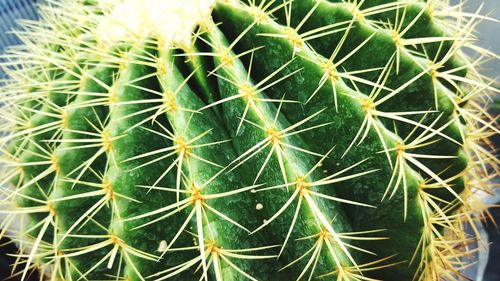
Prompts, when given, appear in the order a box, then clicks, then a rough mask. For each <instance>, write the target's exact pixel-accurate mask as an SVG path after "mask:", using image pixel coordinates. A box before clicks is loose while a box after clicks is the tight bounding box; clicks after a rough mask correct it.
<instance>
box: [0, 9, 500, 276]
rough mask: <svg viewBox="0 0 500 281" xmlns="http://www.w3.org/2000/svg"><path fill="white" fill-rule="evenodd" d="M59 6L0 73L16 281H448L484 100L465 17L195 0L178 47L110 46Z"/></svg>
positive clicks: (487, 123)
mask: <svg viewBox="0 0 500 281" xmlns="http://www.w3.org/2000/svg"><path fill="white" fill-rule="evenodd" d="M63 2H64V4H53V6H49V7H50V8H48V9H49V11H51V12H47V14H46V15H44V17H45V18H44V21H46V23H50V24H53V25H54V26H52V27H51V29H46V27H44V25H40V26H37V27H36V28H35V27H33V26H32V27H30V26H27V27H26V29H27V30H30V28H33V30H38V28H40V29H41V30H44V32H46V33H47V34H49V35H51V37H49V39H47V40H46V41H44V42H32V43H33V44H31V45H30V44H28V47H27V48H26V50H22V51H16V50H15V49H14V50H12V51H11V53H10V54H8V55H7V56H6V58H7V60H8V61H9V62H7V63H4V69H5V71H6V72H7V73H8V74H10V76H11V80H9V81H7V82H8V83H6V84H5V85H4V86H2V87H3V88H2V89H3V91H2V96H1V98H0V101H1V102H3V103H4V104H5V106H3V107H2V108H1V109H0V113H2V114H1V115H2V116H5V117H2V118H4V119H5V120H6V121H8V122H6V123H8V125H6V126H5V127H2V130H3V128H5V131H6V132H7V133H6V134H5V136H1V139H0V140H1V142H0V148H1V151H2V154H3V156H2V157H3V158H2V165H4V166H5V167H1V169H0V175H1V176H2V178H1V179H0V182H1V184H2V185H7V184H8V185H9V187H8V188H3V189H2V193H1V194H2V197H1V198H2V201H1V202H2V204H1V205H0V212H1V213H2V214H5V215H6V217H5V219H3V221H2V223H1V224H0V227H1V228H2V229H9V228H12V229H10V230H9V232H8V233H7V232H5V233H4V232H1V233H0V234H1V235H9V236H10V237H11V238H12V239H14V240H15V241H16V242H17V243H18V244H19V247H20V249H21V253H19V257H20V258H22V259H20V262H19V264H16V267H18V268H21V269H20V273H19V274H18V275H19V277H20V278H21V279H26V278H27V277H28V274H29V271H30V270H31V269H32V268H38V270H40V271H41V272H42V274H45V275H46V277H47V279H48V280H130V281H132V280H134V281H135V280H171V279H172V280H217V281H221V280H231V281H232V280H312V279H318V278H319V279H325V280H343V281H344V280H345V281H348V280H408V281H410V280H418V281H430V280H441V279H443V278H447V279H450V280H462V276H460V274H456V272H457V270H459V269H460V268H461V267H462V263H461V258H462V257H465V256H467V255H468V254H470V252H473V251H474V249H466V248H465V246H466V245H467V243H468V239H469V238H468V237H467V235H466V234H465V233H464V231H463V229H462V225H463V224H464V223H470V222H471V221H472V220H474V215H473V214H474V212H476V211H479V212H480V211H481V209H480V207H479V206H478V205H473V204H472V203H470V202H473V200H474V196H473V194H474V193H475V192H478V191H481V192H490V190H489V189H488V188H487V187H485V184H484V182H483V180H488V179H489V178H491V177H492V176H494V175H495V171H496V170H495V162H496V161H497V160H496V159H495V157H494V156H492V154H491V153H490V152H489V151H488V150H487V148H485V147H486V146H484V145H483V139H484V138H487V137H489V136H491V135H494V134H496V133H497V132H498V129H497V128H496V127H495V122H494V120H495V119H494V117H491V116H488V115H487V114H486V113H485V112H484V111H483V110H482V109H481V107H482V106H483V104H484V101H485V100H487V99H488V98H489V96H491V95H492V94H494V93H496V92H498V90H495V89H494V88H493V87H492V86H490V82H489V81H488V80H486V78H484V77H482V76H479V74H478V73H477V71H476V69H475V64H474V63H473V62H471V60H470V58H468V57H467V56H465V55H464V54H463V53H462V52H461V51H460V44H461V43H462V42H460V40H459V38H461V37H460V36H463V37H466V36H471V35H470V34H469V33H470V32H469V29H470V27H472V26H473V23H474V22H473V20H474V18H472V19H471V21H470V22H464V23H462V22H461V20H463V18H459V19H457V21H458V22H460V24H462V29H463V30H462V32H463V33H464V34H461V33H460V32H461V31H460V28H457V30H454V29H453V28H450V26H449V22H448V24H446V23H447V21H448V20H449V19H446V16H447V14H446V11H447V10H446V9H443V7H447V5H448V4H446V3H444V2H445V1H388V0H378V1H359V2H358V1H326V0H319V1H315V0H300V1H298V0H295V1H281V0H278V1H267V0H259V1H250V2H251V3H246V2H245V1H216V3H215V4H214V6H213V10H212V15H211V18H207V19H205V20H204V21H203V22H201V23H200V24H199V26H198V27H197V29H196V31H195V32H194V34H193V35H192V38H191V40H192V42H191V43H190V45H181V44H178V45H175V44H173V45H170V44H169V43H168V42H165V41H163V40H162V38H161V37H160V36H156V35H155V34H149V36H148V37H145V38H137V40H135V41H134V40H132V41H130V42H128V41H127V42H113V43H110V42H107V41H102V40H101V39H100V38H97V37H95V35H96V34H95V33H96V26H95V25H96V21H97V19H96V17H97V18H99V17H105V16H106V14H107V13H109V11H107V10H106V9H105V8H103V7H102V6H100V5H99V3H97V2H94V1H69V0H65V1H63ZM50 9H52V10H50ZM101 9H103V10H101ZM69 11H72V13H70V14H68V15H67V16H63V14H65V13H69ZM77 14H80V15H79V16H78V15H77ZM450 15H454V16H456V15H459V16H460V13H456V14H450ZM58 17H62V18H61V23H58V22H56V21H54V18H58ZM65 17H66V18H65ZM76 19H79V21H76ZM71 25H74V26H72V28H71V29H70V30H69V31H68V29H67V27H68V26H71ZM43 28H45V29H43ZM60 29H64V30H65V31H64V32H61V31H60ZM33 30H31V31H33ZM21 36H28V37H26V38H27V39H26V42H31V41H30V40H35V39H36V37H33V38H32V39H29V38H31V37H29V36H32V35H30V32H27V35H23V34H21ZM13 66H16V67H13ZM3 163H5V164H3ZM491 170H493V172H491ZM15 221H20V222H21V227H20V229H17V230H16V229H15V228H14V227H11V225H13V222H15ZM12 254H15V253H12ZM21 261H22V262H21Z"/></svg>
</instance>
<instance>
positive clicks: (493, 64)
mask: <svg viewBox="0 0 500 281" xmlns="http://www.w3.org/2000/svg"><path fill="white" fill-rule="evenodd" d="M42 1H44V0H0V54H2V53H3V51H4V49H5V48H6V47H7V46H9V45H15V44H19V41H18V39H17V38H16V36H15V35H14V34H12V33H11V32H10V31H12V30H14V29H16V25H17V23H16V20H18V19H36V18H37V13H36V4H38V3H40V2H42ZM179 1H182V0H179ZM299 1H300V0H299ZM366 1H370V0H366ZM451 2H452V3H453V4H458V3H461V2H463V1H460V0H451ZM464 7H465V10H466V11H468V12H471V13H475V12H476V11H478V10H479V11H480V14H482V15H487V16H489V17H491V18H494V19H499V20H500V0H470V1H467V2H465V4H464ZM477 37H478V38H479V42H478V43H477V44H478V45H480V46H482V47H483V48H486V49H488V50H490V51H492V52H493V53H495V54H500V23H498V22H493V21H488V20H484V21H483V22H481V23H480V24H479V26H478V28H477ZM0 60H1V57H0ZM482 73H484V74H487V75H488V76H490V77H492V78H495V79H498V77H499V76H500V60H499V59H496V60H492V61H489V62H487V63H485V64H484V65H482ZM3 78H4V74H3V73H2V71H1V70H0V81H1V79H3ZM0 83H1V82H0ZM497 86H498V85H497ZM0 94H1V93H0ZM495 101H496V102H495V105H494V106H492V108H491V109H490V110H491V111H492V114H493V115H498V114H499V112H500V106H499V104H500V99H499V97H495ZM494 141H495V143H496V144H497V146H496V147H498V144H499V143H500V140H499V136H497V137H496V139H495V140H494ZM497 180H498V179H497ZM497 200H498V199H497ZM489 203H491V204H495V203H499V202H494V201H492V202H489ZM491 213H492V215H493V217H494V218H495V219H496V221H497V224H500V208H495V209H491ZM0 219H1V218H0ZM485 232H486V233H488V239H489V242H490V243H491V247H490V251H489V255H488V253H486V255H483V256H482V257H481V260H484V262H480V266H479V268H477V267H474V268H472V269H470V270H469V271H467V272H466V275H467V276H469V277H471V278H476V279H472V280H477V281H500V266H499V265H500V235H499V230H498V229H497V227H496V225H495V224H494V223H492V222H488V223H487V224H486V226H485ZM13 252H16V248H15V245H13V244H12V243H11V242H10V241H8V240H7V239H5V238H3V239H2V240H1V241H0V280H3V279H5V278H7V277H8V276H9V275H10V268H9V265H10V264H12V263H13V262H14V261H15V259H14V258H13V257H9V256H7V255H5V253H13ZM484 268H486V270H485V272H484V274H483V273H482V272H483V271H484ZM9 280H17V279H15V278H14V279H12V278H10V279H9ZM30 280H39V277H38V276H37V274H36V273H33V274H32V275H31V276H30ZM388 281H392V280H388ZM394 281H396V280H394Z"/></svg>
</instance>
